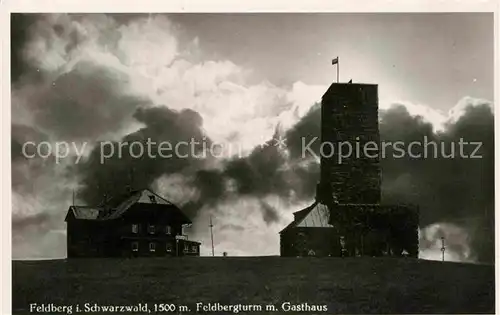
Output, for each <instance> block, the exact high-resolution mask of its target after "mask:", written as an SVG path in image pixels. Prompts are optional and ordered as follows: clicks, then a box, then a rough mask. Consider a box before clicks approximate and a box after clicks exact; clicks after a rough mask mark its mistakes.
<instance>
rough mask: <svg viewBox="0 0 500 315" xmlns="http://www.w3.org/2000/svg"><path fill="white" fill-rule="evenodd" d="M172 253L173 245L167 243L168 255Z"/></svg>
mask: <svg viewBox="0 0 500 315" xmlns="http://www.w3.org/2000/svg"><path fill="white" fill-rule="evenodd" d="M171 252H172V243H167V253H171Z"/></svg>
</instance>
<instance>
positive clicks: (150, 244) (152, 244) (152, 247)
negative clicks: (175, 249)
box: [149, 243, 156, 252]
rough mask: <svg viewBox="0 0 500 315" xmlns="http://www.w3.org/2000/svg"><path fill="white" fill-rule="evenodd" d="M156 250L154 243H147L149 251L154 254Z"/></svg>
mask: <svg viewBox="0 0 500 315" xmlns="http://www.w3.org/2000/svg"><path fill="white" fill-rule="evenodd" d="M155 250H156V243H149V251H150V252H154V251H155Z"/></svg>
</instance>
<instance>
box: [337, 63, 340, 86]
mask: <svg viewBox="0 0 500 315" xmlns="http://www.w3.org/2000/svg"><path fill="white" fill-rule="evenodd" d="M339 67H340V60H339V57H337V83H339Z"/></svg>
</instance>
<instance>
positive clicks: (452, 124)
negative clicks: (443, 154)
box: [11, 13, 494, 261]
mask: <svg viewBox="0 0 500 315" xmlns="http://www.w3.org/2000/svg"><path fill="white" fill-rule="evenodd" d="M11 28H12V54H11V55H12V107H11V108H12V189H13V209H12V211H13V213H12V215H13V256H14V258H49V257H64V256H65V254H66V253H65V234H64V233H65V225H64V221H63V220H64V215H65V212H66V210H67V208H68V206H69V205H70V203H71V196H72V191H73V190H75V191H77V192H78V193H77V201H78V203H81V204H92V203H96V202H99V201H100V199H101V198H102V196H103V194H104V193H116V192H117V191H116V190H119V189H122V188H117V187H116V186H119V185H113V186H114V187H110V186H112V185H110V182H115V183H116V182H126V180H127V178H128V177H129V176H130V169H132V168H133V169H134V170H135V171H134V172H135V175H134V180H135V182H136V185H137V186H141V187H145V186H150V187H152V188H154V189H155V190H157V191H158V192H159V193H160V194H163V195H165V196H166V197H167V198H170V199H172V200H173V201H175V202H176V203H178V204H179V205H180V206H182V207H183V208H184V209H185V211H186V212H188V213H189V214H190V215H191V216H192V217H193V219H194V221H195V224H194V226H193V228H192V231H191V233H192V235H193V236H192V237H194V238H197V239H199V240H201V241H202V242H204V243H205V244H209V235H210V234H209V231H208V228H207V225H208V217H209V215H210V214H212V215H213V216H214V217H215V219H214V223H215V230H214V233H215V245H216V251H217V252H219V253H221V252H223V251H227V252H229V253H230V254H233V255H272V254H278V252H279V238H278V234H277V233H278V231H279V230H280V229H282V228H283V227H284V226H285V225H286V224H287V223H288V222H289V221H290V220H291V218H292V217H293V216H292V213H293V212H294V211H298V210H300V209H301V207H304V206H306V205H309V204H310V203H311V202H312V201H313V198H314V189H315V183H316V181H317V175H318V165H317V163H316V161H314V160H310V159H302V158H299V157H297V156H296V154H295V153H294V152H296V151H297V150H296V149H297V147H296V144H297V139H299V138H300V137H302V136H314V135H319V112H318V108H317V106H314V104H315V102H316V101H318V100H319V99H320V98H321V96H322V94H323V93H324V91H325V90H326V88H327V86H328V85H329V84H330V83H331V82H332V81H333V80H335V77H336V69H335V67H333V66H331V59H332V58H333V57H336V56H339V59H340V79H341V81H348V80H350V79H352V80H353V81H354V82H362V83H375V84H378V85H379V97H380V107H381V112H380V121H381V126H380V129H381V137H382V139H392V140H414V139H420V137H422V136H428V137H430V138H432V139H436V140H443V141H444V140H446V141H453V140H458V139H459V138H461V137H464V138H468V139H470V140H469V141H473V140H475V141H482V142H484V145H483V148H482V151H481V153H483V156H484V158H483V159H481V160H475V161H472V160H463V159H461V160H453V161H449V160H448V161H444V160H432V159H431V160H429V161H427V160H426V161H410V160H403V161H392V160H387V161H382V171H383V180H384V183H383V197H384V199H385V200H387V201H391V202H412V203H417V204H418V205H419V206H420V207H421V225H422V231H421V251H422V253H421V256H422V257H424V258H431V259H432V258H436V257H438V256H439V255H440V251H439V248H438V246H439V245H440V244H438V239H439V237H440V236H442V235H444V236H446V237H447V239H448V240H449V242H450V250H449V252H447V255H449V259H455V260H464V261H465V260H469V261H474V260H484V261H488V260H491V257H492V248H493V247H492V244H493V243H492V240H493V227H492V225H491V223H492V221H493V220H492V216H493V203H494V202H493V196H494V194H493V111H492V103H491V102H492V100H493V43H494V41H493V15H492V14H479V13H476V14H471V13H467V14H458V13H454V14H436V13H434V14H380V13H377V14H172V15H158V14H149V15H148V14H145V15H140V14H113V15H98V14H92V15H50V14H49V15H13V16H12V23H11ZM278 133H279V134H280V135H283V136H284V137H286V138H287V139H288V140H289V148H287V149H285V150H282V149H280V148H276V147H273V146H264V147H261V146H260V145H261V144H262V143H265V142H266V141H268V140H270V139H271V138H272V137H273V135H276V134H278ZM148 137H150V138H152V139H156V140H158V141H180V140H186V139H191V138H194V139H208V141H210V142H218V143H226V144H231V145H242V146H243V147H244V148H245V150H244V154H243V155H242V156H233V155H230V154H227V155H226V156H224V157H222V158H205V159H195V158H191V159H169V160H164V159H154V160H151V159H141V160H135V159H133V158H130V157H125V158H123V159H121V160H118V159H112V160H111V161H109V163H107V164H106V165H104V166H103V165H100V164H99V163H98V159H96V157H97V154H98V150H97V149H96V148H98V147H96V143H97V142H98V141H100V140H109V141H120V140H134V139H145V138H148ZM43 140H47V141H51V142H55V141H71V142H74V143H75V144H77V145H79V146H81V145H83V144H84V143H86V146H85V157H84V159H83V160H82V161H80V163H78V164H77V165H76V164H75V160H74V158H72V159H70V158H68V159H65V160H64V161H62V163H59V164H56V163H55V161H54V159H53V158H49V159H41V158H35V159H26V158H25V157H23V156H22V155H21V152H20V147H21V145H22V143H24V142H25V141H38V142H40V141H43ZM74 153H75V152H72V154H73V157H74ZM203 250H204V251H205V252H204V253H205V254H207V253H208V248H207V247H204V248H203Z"/></svg>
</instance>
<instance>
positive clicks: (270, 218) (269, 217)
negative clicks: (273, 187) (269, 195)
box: [259, 200, 280, 224]
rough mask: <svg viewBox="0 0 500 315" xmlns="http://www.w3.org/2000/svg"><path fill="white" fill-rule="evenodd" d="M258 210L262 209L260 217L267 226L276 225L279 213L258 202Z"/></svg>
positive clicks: (264, 203)
mask: <svg viewBox="0 0 500 315" xmlns="http://www.w3.org/2000/svg"><path fill="white" fill-rule="evenodd" d="M259 203H260V208H261V209H262V216H263V218H264V221H265V222H266V223H267V224H271V223H276V222H279V220H280V215H279V212H278V211H277V210H276V209H275V208H274V207H272V206H271V205H270V204H268V203H267V202H265V201H262V200H260V202H259Z"/></svg>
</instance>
